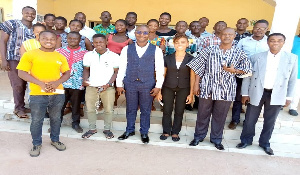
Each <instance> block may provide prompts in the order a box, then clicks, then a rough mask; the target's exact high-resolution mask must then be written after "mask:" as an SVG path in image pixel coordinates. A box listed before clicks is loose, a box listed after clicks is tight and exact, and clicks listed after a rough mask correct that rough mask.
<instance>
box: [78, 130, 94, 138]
mask: <svg viewBox="0 0 300 175" xmlns="http://www.w3.org/2000/svg"><path fill="white" fill-rule="evenodd" d="M96 133H97V130H88V131H87V132H86V133H84V134H83V135H82V136H81V137H82V138H83V139H87V138H90V137H91V136H92V135H94V134H96Z"/></svg>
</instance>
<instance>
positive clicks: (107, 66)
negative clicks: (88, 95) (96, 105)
mask: <svg viewBox="0 0 300 175" xmlns="http://www.w3.org/2000/svg"><path fill="white" fill-rule="evenodd" d="M119 62H120V56H119V55H118V54H116V53H114V52H112V51H110V50H109V49H107V50H106V52H105V53H104V54H102V55H100V54H99V53H98V52H96V50H95V49H94V50H93V51H89V52H87V53H86V54H85V55H84V57H83V66H84V67H89V68H90V77H89V84H90V86H93V87H98V86H103V85H106V84H107V83H108V82H109V80H110V79H111V77H112V75H113V74H114V69H115V68H119Z"/></svg>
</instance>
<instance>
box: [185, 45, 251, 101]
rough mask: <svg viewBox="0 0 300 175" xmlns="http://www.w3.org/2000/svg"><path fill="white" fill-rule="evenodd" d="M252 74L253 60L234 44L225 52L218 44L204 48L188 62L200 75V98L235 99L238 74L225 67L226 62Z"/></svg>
mask: <svg viewBox="0 0 300 175" xmlns="http://www.w3.org/2000/svg"><path fill="white" fill-rule="evenodd" d="M225 63H226V64H227V65H233V66H234V68H235V69H237V70H241V71H243V72H245V74H250V73H251V72H252V66H251V62H250V61H249V60H248V58H247V56H246V54H245V52H244V51H242V50H241V49H239V48H236V47H234V46H232V48H231V49H229V50H226V51H225V53H224V52H223V50H222V49H220V47H219V46H218V45H215V46H210V47H208V48H206V49H203V50H202V51H201V52H200V53H199V55H198V56H197V57H196V58H194V59H193V60H192V61H191V62H189V63H188V64H187V66H189V67H190V68H191V69H192V70H193V71H194V72H195V73H196V74H197V75H199V76H200V78H201V82H200V98H206V99H207V98H209V97H211V98H212V100H225V101H234V99H235V95H236V78H235V76H236V75H240V74H234V73H230V72H227V71H225V70H224V69H223V65H224V64H225Z"/></svg>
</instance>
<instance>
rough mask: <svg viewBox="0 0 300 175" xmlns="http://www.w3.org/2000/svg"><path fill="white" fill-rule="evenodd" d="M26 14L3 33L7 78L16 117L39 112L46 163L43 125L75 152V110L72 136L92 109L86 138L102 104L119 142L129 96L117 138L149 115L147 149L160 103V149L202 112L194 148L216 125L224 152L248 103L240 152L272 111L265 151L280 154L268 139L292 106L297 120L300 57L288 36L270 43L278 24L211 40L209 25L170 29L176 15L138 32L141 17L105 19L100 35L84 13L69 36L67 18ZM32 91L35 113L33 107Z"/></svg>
mask: <svg viewBox="0 0 300 175" xmlns="http://www.w3.org/2000/svg"><path fill="white" fill-rule="evenodd" d="M22 14H23V17H22V19H21V20H9V21H5V22H3V23H1V24H0V32H1V39H0V53H1V58H2V69H3V70H5V71H8V76H9V79H10V82H11V86H12V89H13V96H14V103H15V110H14V113H15V114H16V115H17V116H18V117H20V118H27V117H28V116H27V114H26V113H29V112H31V120H32V122H31V126H30V131H31V135H32V140H33V141H32V143H33V148H32V149H31V151H30V156H32V157H36V156H39V154H40V150H41V146H42V137H41V136H42V125H43V120H44V118H45V117H46V116H47V115H48V116H49V118H50V129H49V132H50V138H51V144H52V145H53V146H54V147H55V148H56V149H58V150H59V151H63V150H65V149H66V146H65V145H64V144H63V143H62V142H60V139H59V135H60V126H61V122H62V117H63V115H64V114H65V109H66V108H71V112H72V128H73V129H74V130H76V131H77V132H78V133H82V132H83V129H82V128H81V127H80V115H81V109H82V105H83V104H84V105H85V115H86V116H87V118H88V122H89V130H88V131H87V132H85V133H84V134H83V135H82V138H89V137H91V136H92V135H93V134H95V133H97V129H96V128H97V127H96V121H97V114H98V112H97V110H98V108H99V107H100V103H99V101H101V102H102V104H103V109H104V130H103V133H104V134H105V136H106V138H108V139H111V138H113V137H114V134H113V132H112V131H111V123H112V118H113V110H114V105H116V100H117V98H118V96H120V95H122V94H125V97H126V118H127V127H126V131H125V132H124V133H123V134H122V135H121V136H119V137H118V139H119V140H124V139H127V138H129V137H130V136H133V135H135V121H136V117H137V111H138V110H140V113H141V114H140V134H141V141H142V142H143V143H148V142H149V136H148V132H149V128H150V114H151V110H152V108H153V100H154V98H156V99H157V100H158V101H159V102H160V104H161V105H163V117H162V127H163V132H162V134H161V136H160V139H161V140H166V139H167V138H168V137H171V138H172V140H173V141H174V142H176V141H179V140H180V137H179V133H180V130H181V127H182V119H183V114H184V110H185V109H191V108H197V109H198V114H197V121H196V127H195V134H194V139H193V140H192V141H191V142H190V144H189V145H190V146H196V145H198V144H199V142H202V141H203V140H204V138H205V137H206V135H207V132H208V126H209V123H210V119H211V132H210V142H211V143H213V144H214V146H215V147H216V148H217V149H219V150H224V146H223V145H222V136H223V129H224V125H225V120H226V117H227V113H228V111H229V108H230V105H231V103H232V102H233V108H232V121H231V122H230V124H229V126H228V127H229V128H230V129H235V128H236V127H237V125H238V124H239V122H240V113H241V112H242V104H245V105H247V111H246V117H245V121H244V123H243V131H242V134H241V143H239V144H238V145H237V148H245V147H247V146H248V145H251V144H252V142H253V137H254V136H255V124H256V122H257V119H258V117H259V115H260V112H261V110H262V107H263V106H264V114H263V115H264V125H263V130H262V132H261V135H260V139H259V146H261V147H262V148H263V149H264V151H265V152H266V153H267V154H269V155H273V154H274V153H273V150H272V149H271V147H270V143H269V140H270V138H271V135H272V131H273V129H274V125H275V121H276V118H277V116H278V113H279V111H280V110H281V108H282V106H288V105H289V104H290V103H291V101H293V102H292V103H293V105H291V108H290V110H289V113H290V114H291V115H298V114H297V108H296V107H297V106H298V101H299V96H298V97H297V95H296V94H298V92H296V82H297V83H299V78H300V77H299V74H297V73H298V57H297V56H296V55H294V54H292V53H288V52H285V51H281V48H282V46H283V44H284V42H285V36H284V35H283V34H281V33H272V34H270V35H269V36H266V35H265V34H266V32H267V31H268V25H269V23H268V21H266V20H258V21H257V22H256V23H255V25H254V26H253V30H252V33H250V32H248V31H247V27H248V24H249V21H248V20H247V19H246V18H241V19H239V20H238V21H237V24H236V30H234V29H233V28H230V27H228V26H227V24H226V22H224V21H218V22H217V23H216V24H215V25H214V27H213V29H214V33H212V34H210V33H208V32H207V31H206V30H205V28H206V27H207V26H208V24H209V20H208V18H206V17H202V18H200V19H199V21H192V22H191V23H190V24H189V25H188V24H187V22H186V21H179V22H177V23H176V26H175V30H174V29H171V28H169V23H170V21H171V15H170V14H169V13H166V12H165V13H162V14H161V15H160V17H159V20H156V19H150V20H149V21H148V22H147V24H145V25H140V26H136V21H137V14H136V13H135V12H128V13H127V14H126V17H125V19H124V20H123V19H119V20H117V21H116V22H115V25H112V24H111V22H110V21H111V20H112V16H111V14H110V13H109V12H108V11H104V12H102V13H101V16H100V19H101V24H99V25H97V26H95V27H94V28H93V29H91V28H89V27H87V26H86V25H85V22H86V16H85V14H84V13H82V12H78V13H76V14H75V16H74V19H73V20H71V21H70V22H69V26H68V27H67V20H66V19H65V18H64V17H62V16H58V17H56V16H55V15H53V14H47V15H45V16H44V24H41V23H36V24H34V25H33V24H32V21H33V20H34V19H35V17H36V10H35V9H34V8H32V7H29V6H26V7H24V8H23V9H22ZM66 27H67V28H66ZM299 38H300V37H299V36H296V37H295V43H294V48H293V53H295V54H298V56H300V55H299V52H300V39H299ZM275 75H276V76H275ZM297 75H298V79H297ZM27 82H28V83H29V89H30V93H29V94H30V97H29V107H30V109H27V108H25V102H24V96H25V89H26V85H27ZM68 103H70V107H68ZM191 104H194V105H193V107H192V106H191ZM173 110H174V120H173V121H172V112H173Z"/></svg>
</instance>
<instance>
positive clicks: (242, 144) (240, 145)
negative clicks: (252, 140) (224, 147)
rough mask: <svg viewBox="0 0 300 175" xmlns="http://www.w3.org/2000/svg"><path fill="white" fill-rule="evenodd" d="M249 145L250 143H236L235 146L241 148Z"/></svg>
mask: <svg viewBox="0 0 300 175" xmlns="http://www.w3.org/2000/svg"><path fill="white" fill-rule="evenodd" d="M249 145H252V144H247V143H239V144H237V145H236V147H237V148H239V149H243V148H246V147H247V146H249Z"/></svg>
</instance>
